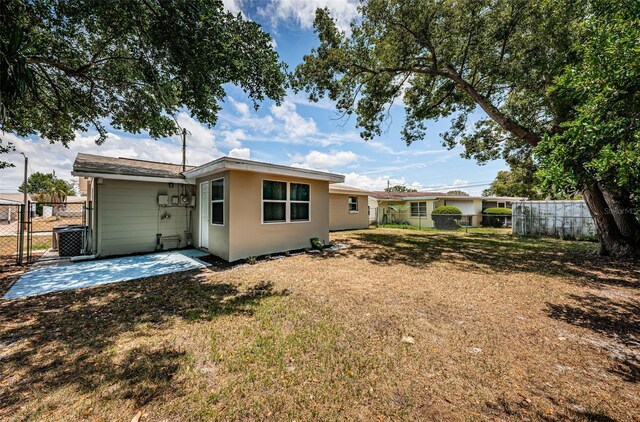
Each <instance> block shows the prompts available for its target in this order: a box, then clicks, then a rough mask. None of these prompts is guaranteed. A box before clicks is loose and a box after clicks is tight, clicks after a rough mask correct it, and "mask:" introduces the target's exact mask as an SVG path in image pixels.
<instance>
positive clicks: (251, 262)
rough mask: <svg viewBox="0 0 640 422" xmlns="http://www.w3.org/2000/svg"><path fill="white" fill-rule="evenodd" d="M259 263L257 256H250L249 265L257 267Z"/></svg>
mask: <svg viewBox="0 0 640 422" xmlns="http://www.w3.org/2000/svg"><path fill="white" fill-rule="evenodd" d="M256 262H257V260H256V257H255V256H250V257H249V258H247V264H249V265H255V264H256Z"/></svg>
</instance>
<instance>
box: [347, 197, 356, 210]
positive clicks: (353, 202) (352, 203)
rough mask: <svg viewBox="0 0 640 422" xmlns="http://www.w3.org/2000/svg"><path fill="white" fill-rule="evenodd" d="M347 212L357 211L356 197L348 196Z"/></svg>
mask: <svg viewBox="0 0 640 422" xmlns="http://www.w3.org/2000/svg"><path fill="white" fill-rule="evenodd" d="M349 212H358V197H357V196H350V197H349Z"/></svg>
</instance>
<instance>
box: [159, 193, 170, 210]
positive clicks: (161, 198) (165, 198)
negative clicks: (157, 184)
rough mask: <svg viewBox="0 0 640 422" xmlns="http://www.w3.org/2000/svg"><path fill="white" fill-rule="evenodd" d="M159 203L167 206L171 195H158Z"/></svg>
mask: <svg viewBox="0 0 640 422" xmlns="http://www.w3.org/2000/svg"><path fill="white" fill-rule="evenodd" d="M158 205H162V206H165V207H166V206H167V205H169V195H158Z"/></svg>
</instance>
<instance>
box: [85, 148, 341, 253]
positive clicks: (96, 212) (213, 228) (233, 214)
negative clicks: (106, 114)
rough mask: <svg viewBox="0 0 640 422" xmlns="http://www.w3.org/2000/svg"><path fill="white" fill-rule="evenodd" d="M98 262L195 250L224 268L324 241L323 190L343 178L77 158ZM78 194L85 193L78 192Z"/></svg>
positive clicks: (220, 162) (246, 164)
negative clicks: (160, 248) (187, 248)
mask: <svg viewBox="0 0 640 422" xmlns="http://www.w3.org/2000/svg"><path fill="white" fill-rule="evenodd" d="M73 175H75V176H79V177H86V178H87V179H86V180H87V185H86V192H87V198H88V200H89V201H92V202H93V206H92V213H93V215H92V221H93V224H92V226H93V227H92V231H93V233H92V238H93V245H94V248H93V249H94V254H95V255H97V256H108V255H123V254H130V253H137V252H150V251H154V250H156V249H157V248H158V245H164V247H165V248H174V247H185V246H191V245H193V246H195V247H199V248H202V249H206V250H207V251H208V252H210V253H212V254H214V255H216V256H219V257H220V258H223V259H225V260H227V261H235V260H238V259H242V258H247V257H250V256H259V255H265V254H270V253H277V252H283V251H288V250H295V249H300V248H305V247H309V246H310V239H311V238H314V237H317V238H319V239H320V240H321V241H323V242H328V241H329V202H330V201H329V185H330V184H332V183H340V182H344V176H341V175H337V174H332V173H326V172H320V171H314V170H307V169H300V168H293V167H288V166H281V165H274V164H268V163H261V162H256V161H250V160H244V159H238V158H230V157H222V158H220V159H217V160H214V161H211V162H209V163H207V164H204V165H201V166H198V167H192V166H185V167H184V168H183V167H182V166H180V165H176V164H168V163H158V162H150V161H142V160H133V159H127V158H112V157H103V156H97V155H89V154H78V156H77V158H76V161H75V163H74V165H73ZM83 190H84V189H83Z"/></svg>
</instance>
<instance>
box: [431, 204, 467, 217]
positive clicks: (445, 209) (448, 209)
mask: <svg viewBox="0 0 640 422" xmlns="http://www.w3.org/2000/svg"><path fill="white" fill-rule="evenodd" d="M436 214H457V215H462V211H460V208H456V207H446V206H445V207H438V208H435V209H434V210H433V211H431V215H436Z"/></svg>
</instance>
